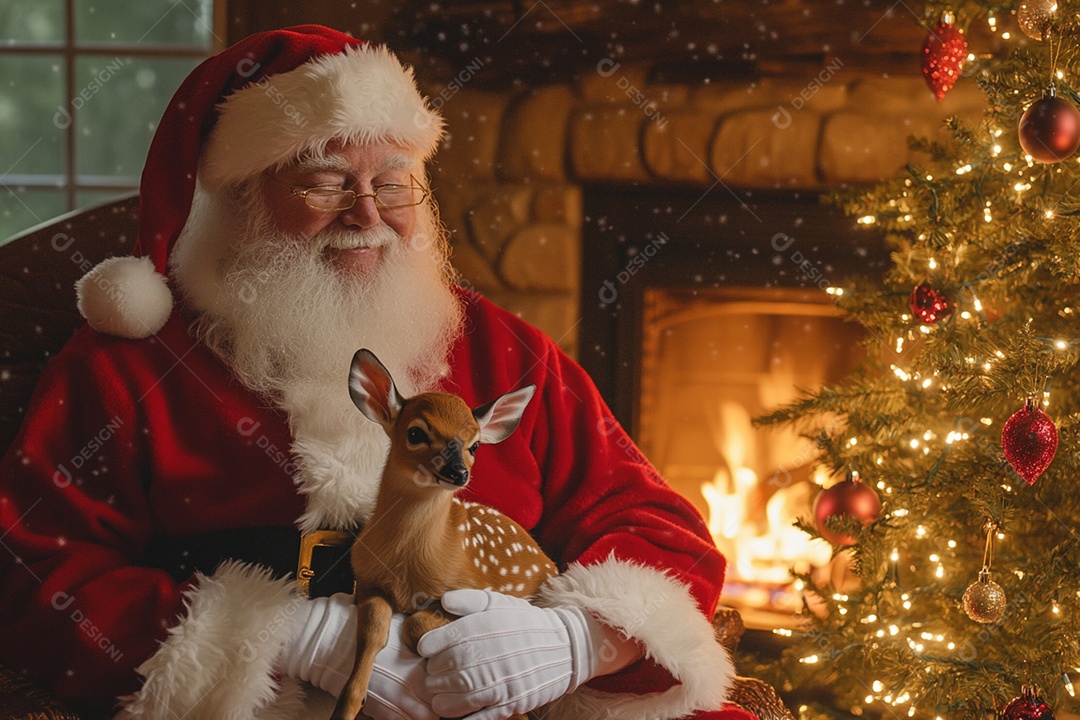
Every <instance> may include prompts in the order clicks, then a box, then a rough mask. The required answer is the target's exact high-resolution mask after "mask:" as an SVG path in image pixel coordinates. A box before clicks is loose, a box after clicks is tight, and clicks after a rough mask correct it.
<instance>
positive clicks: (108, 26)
mask: <svg viewBox="0 0 1080 720" xmlns="http://www.w3.org/2000/svg"><path fill="white" fill-rule="evenodd" d="M213 21H214V14H213V0H182V1H180V0H76V2H75V41H76V43H129V44H130V43H139V44H147V45H179V46H184V47H193V48H198V49H201V50H209V49H210V43H211V41H212V38H213V31H212V28H213Z"/></svg>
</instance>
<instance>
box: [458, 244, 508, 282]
mask: <svg viewBox="0 0 1080 720" xmlns="http://www.w3.org/2000/svg"><path fill="white" fill-rule="evenodd" d="M450 245H451V248H452V251H453V255H452V256H451V259H452V262H453V265H454V268H455V269H456V270H457V271H458V272H459V273H460V274H461V280H460V282H461V284H462V285H464V286H465V287H469V288H472V289H474V290H476V291H477V292H481V293H488V292H493V291H499V290H503V289H505V286H504V285H503V283H502V281H501V280H499V276H498V274H497V273H496V272H495V268H494V267H492V262H491V260H490V259H489V258H487V257H485V256H484V254H483V253H482V252H480V251H479V250H477V248H476V247H475V246H474V245H473V244H472V242H471V241H470V240H469V238H467V237H464V236H463V235H462V234H461V233H455V234H454V236H453V239H452V241H451V243H450Z"/></svg>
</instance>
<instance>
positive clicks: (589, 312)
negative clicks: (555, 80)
mask: <svg viewBox="0 0 1080 720" xmlns="http://www.w3.org/2000/svg"><path fill="white" fill-rule="evenodd" d="M477 62H478V63H479V62H480V60H479V58H478V59H477ZM479 69H482V68H478V70H477V72H479ZM463 72H464V71H463ZM469 72H472V71H469ZM469 72H466V73H465V74H464V75H463V74H461V73H459V75H458V76H456V78H455V79H454V80H452V81H450V82H449V83H447V84H443V85H432V86H429V87H428V88H426V90H427V92H428V93H429V96H430V97H431V98H433V99H434V101H435V102H436V104H438V105H440V106H441V110H442V112H443V113H444V115H445V116H446V118H447V121H448V130H449V132H448V135H447V138H446V141H445V143H444V146H443V148H442V149H441V150H440V153H439V155H438V160H437V163H436V164H435V165H434V167H433V173H432V185H433V187H434V189H435V197H436V199H437V201H438V203H439V206H440V209H441V211H442V215H443V219H444V220H445V221H446V223H447V225H448V226H449V227H450V228H453V229H454V237H453V247H454V260H455V264H456V266H457V268H458V269H459V271H460V272H461V273H462V275H463V277H464V281H465V282H466V283H467V284H471V285H473V286H474V287H475V288H476V289H478V290H479V291H481V292H482V293H484V294H486V295H487V296H489V297H491V298H492V299H493V300H494V301H496V302H497V303H499V304H501V305H503V306H504V307H506V308H508V309H510V310H512V311H514V312H516V313H518V314H520V315H521V316H523V317H524V318H525V319H527V320H529V321H531V322H533V323H534V324H536V325H538V326H540V327H541V328H542V329H544V330H545V331H547V332H548V334H550V335H551V336H552V337H553V338H555V339H556V340H557V341H558V342H559V343H560V344H561V345H562V346H563V347H564V349H566V350H567V351H568V352H569V353H570V354H571V355H573V356H575V357H577V359H578V360H579V361H580V362H581V363H582V364H583V365H584V366H585V368H586V369H587V370H588V371H589V372H590V374H591V375H592V376H593V378H594V379H595V380H596V382H597V385H598V387H599V388H600V390H601V392H602V393H603V395H604V397H605V399H606V400H607V401H608V403H609V404H610V405H611V407H612V409H613V411H614V412H615V414H616V417H617V418H618V419H619V420H620V422H621V423H622V424H623V425H624V426H625V427H626V428H627V429H628V430H629V431H630V432H631V434H632V435H633V436H634V437H635V440H637V442H638V443H639V444H640V445H641V446H642V449H643V451H644V452H645V454H646V456H647V457H649V458H650V460H651V461H652V462H653V463H654V464H656V465H657V466H658V469H659V470H660V471H661V473H662V474H663V475H664V476H665V477H666V478H667V479H668V481H669V482H670V483H671V484H672V485H673V486H675V487H676V488H677V489H678V490H679V491H680V492H681V493H682V494H683V495H684V496H685V497H686V498H687V500H688V502H691V503H693V504H694V505H695V506H697V507H698V508H699V509H700V510H701V511H702V513H703V514H704V515H705V516H706V517H707V518H709V521H710V524H711V526H712V529H713V533H714V536H715V537H716V539H717V542H718V544H719V545H720V546H721V547H722V549H723V550H724V552H725V554H726V555H727V556H728V558H729V561H730V566H729V571H728V582H727V585H726V588H727V589H726V591H725V597H724V602H727V603H728V604H734V605H736V606H738V607H739V609H740V611H741V612H742V614H743V616H744V618H745V619H746V620H747V622H748V624H749V625H750V626H751V627H753V626H757V627H776V626H778V625H784V624H786V623H787V622H790V610H788V611H787V612H786V613H785V612H778V611H777V608H778V607H782V606H783V604H784V599H783V597H779V596H780V595H783V593H784V592H790V591H789V590H785V588H787V587H789V585H788V583H787V582H786V581H785V580H784V579H783V576H784V575H785V574H786V572H787V569H788V568H789V567H791V566H793V565H795V566H798V565H800V563H802V564H803V566H804V567H805V565H806V564H807V563H809V564H816V563H823V562H824V561H827V559H828V555H829V554H828V549H827V548H823V547H820V546H819V547H812V546H810V547H808V542H807V538H806V536H805V534H803V533H801V532H800V531H797V530H795V529H794V528H792V527H791V520H792V519H794V517H795V516H796V515H805V514H806V511H807V510H808V507H809V501H810V498H811V497H812V494H813V485H812V481H813V480H814V479H816V480H817V481H819V482H821V481H823V480H824V479H825V478H823V477H819V478H812V477H811V476H810V473H809V471H808V469H807V462H806V461H807V460H809V458H811V457H812V452H811V451H810V449H809V448H807V447H806V446H805V445H801V444H799V443H800V441H799V439H798V438H796V437H795V436H794V435H793V434H790V433H789V434H783V433H778V431H777V432H775V433H772V434H771V435H770V432H766V431H763V430H760V429H753V428H752V427H751V425H750V418H752V417H754V416H755V415H758V414H760V413H762V412H764V411H766V410H768V409H769V407H772V406H775V405H777V404H780V403H783V402H785V401H787V400H790V399H792V398H793V397H794V394H795V388H796V387H814V386H820V385H821V384H823V383H826V382H831V381H835V380H836V379H838V378H839V377H841V376H842V375H843V373H844V372H846V371H847V370H848V369H849V368H850V367H852V366H853V365H854V363H856V362H857V361H858V359H859V352H860V351H859V350H858V348H857V340H858V337H859V328H858V327H853V326H852V325H850V324H846V323H844V322H843V320H842V319H841V318H839V317H838V315H837V313H836V312H835V310H834V309H833V307H834V306H833V302H832V297H831V296H830V295H829V293H828V291H827V289H828V288H830V287H832V286H833V285H839V284H840V283H841V282H842V280H843V278H844V277H845V276H850V275H854V274H861V273H871V274H880V273H881V272H882V271H883V270H884V268H885V267H886V266H887V255H886V253H885V251H884V249H883V247H882V246H881V244H880V241H879V240H878V239H876V238H874V237H872V234H867V233H860V232H858V231H856V229H855V228H856V225H855V223H854V221H853V220H851V219H849V218H845V217H844V216H843V214H842V213H841V212H840V210H838V209H837V208H834V207H828V206H825V205H823V204H822V203H821V202H820V195H822V194H823V193H826V192H828V191H829V190H832V189H838V188H841V187H845V186H850V185H858V184H866V183H870V182H873V181H875V180H878V179H882V178H885V177H888V176H891V175H894V174H895V173H896V172H898V171H899V170H900V169H901V168H902V167H903V165H904V164H905V163H907V162H909V161H911V160H912V159H913V156H912V154H911V152H910V151H909V150H908V148H907V144H906V138H907V136H909V135H911V134H925V135H933V134H934V133H935V132H936V130H937V129H938V128H939V127H940V126H941V123H942V120H943V119H944V117H945V116H947V115H951V114H965V113H967V112H972V113H974V112H977V111H978V108H979V103H980V100H979V98H978V97H977V91H976V90H975V88H974V87H973V86H970V85H969V86H958V87H957V88H956V89H955V90H954V91H953V93H951V94H950V95H949V96H948V97H947V98H946V101H945V102H944V103H940V104H939V103H936V102H935V101H934V100H933V98H932V96H931V95H930V93H929V92H928V90H927V89H926V87H925V84H924V83H923V80H922V78H921V77H918V76H916V75H907V76H902V77H881V76H880V75H876V76H875V75H870V74H865V73H861V74H860V73H858V72H848V71H847V70H846V69H845V68H844V67H843V66H842V65H839V66H833V67H832V68H829V67H828V66H826V65H822V66H821V67H820V68H818V69H817V71H816V72H815V73H814V74H813V75H811V76H810V78H801V77H790V76H779V77H762V78H758V79H756V80H753V81H750V80H747V81H722V82H715V81H714V82H709V83H697V84H694V83H675V82H667V81H661V80H660V79H657V78H658V77H659V76H658V75H657V74H656V73H653V72H651V71H650V68H649V67H648V66H644V65H643V66H632V65H630V64H628V63H618V62H614V61H610V60H608V61H601V62H599V63H597V64H596V65H595V66H590V67H587V68H586V69H585V70H583V71H580V72H579V73H578V74H577V75H576V76H575V77H573V78H572V79H571V80H570V81H568V82H565V83H561V84H550V85H545V86H541V87H533V88H530V89H522V90H520V91H518V90H515V89H513V88H511V89H505V90H493V89H489V88H482V87H475V86H473V85H470V83H469V79H470V77H471V76H470V75H469ZM957 90H959V92H957ZM778 478H781V479H782V480H783V482H778V481H777V479H778ZM736 524H738V527H736ZM770 524H771V525H773V526H774V527H772V528H769V527H768V526H769V525H770ZM796 536H801V538H800V537H796ZM736 544H738V545H739V546H738V547H736ZM768 548H772V549H773V551H774V556H773V557H771V558H767V557H764V555H766V554H768V553H767V549H768ZM785 616H786V617H785Z"/></svg>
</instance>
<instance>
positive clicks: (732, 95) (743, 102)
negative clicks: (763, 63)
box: [689, 66, 847, 114]
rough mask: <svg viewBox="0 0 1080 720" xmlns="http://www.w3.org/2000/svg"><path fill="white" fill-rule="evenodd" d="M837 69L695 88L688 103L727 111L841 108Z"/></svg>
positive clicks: (841, 88) (841, 90)
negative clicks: (789, 76) (806, 75)
mask: <svg viewBox="0 0 1080 720" xmlns="http://www.w3.org/2000/svg"><path fill="white" fill-rule="evenodd" d="M839 73H840V70H839V69H830V68H829V66H826V67H825V68H823V69H822V71H821V72H819V73H818V74H817V75H813V76H810V77H807V78H806V79H805V80H803V79H801V78H763V79H761V80H759V81H757V82H718V83H710V84H708V85H702V86H700V87H696V88H694V89H693V90H692V91H691V93H690V100H689V104H690V106H691V107H693V108H697V109H700V110H705V111H708V112H712V113H716V114H727V113H732V112H735V111H738V110H748V109H753V108H759V109H764V108H772V109H773V110H778V109H779V108H781V107H784V108H787V110H788V111H789V112H791V113H794V112H796V111H800V110H803V109H807V110H812V111H814V112H817V113H824V112H829V111H832V110H836V109H839V108H840V107H843V106H844V104H845V102H846V101H847V87H846V86H845V84H844V82H843V80H842V78H841V77H840V75H839Z"/></svg>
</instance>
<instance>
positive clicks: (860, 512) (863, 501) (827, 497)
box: [814, 472, 881, 545]
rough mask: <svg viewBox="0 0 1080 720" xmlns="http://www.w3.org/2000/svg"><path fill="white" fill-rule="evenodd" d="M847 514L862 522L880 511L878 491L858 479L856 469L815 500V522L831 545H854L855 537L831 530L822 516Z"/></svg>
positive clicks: (872, 520)
mask: <svg viewBox="0 0 1080 720" xmlns="http://www.w3.org/2000/svg"><path fill="white" fill-rule="evenodd" d="M844 515H847V516H848V517H852V518H854V519H855V520H858V521H859V522H861V523H862V524H863V525H869V524H870V523H872V522H874V521H875V520H877V519H878V516H880V515H881V501H880V500H879V499H878V496H877V493H876V492H874V491H873V489H872V488H870V487H869V486H867V485H864V484H863V483H861V482H860V481H859V473H857V472H852V473H849V474H848V476H847V478H846V479H845V480H842V481H840V482H838V483H836V484H835V485H833V486H832V487H830V488H826V489H825V490H822V491H821V492H820V493H819V494H818V496H817V499H816V500H814V522H816V523H817V528H818V532H819V533H821V537H823V538H825V539H826V540H828V541H829V542H831V543H832V544H833V545H854V544H855V538H854V537H853V536H851V535H846V534H844V533H841V532H836V531H834V530H830V529H829V528H828V526H827V525H826V524H825V520H826V519H828V518H831V517H840V516H844Z"/></svg>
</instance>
